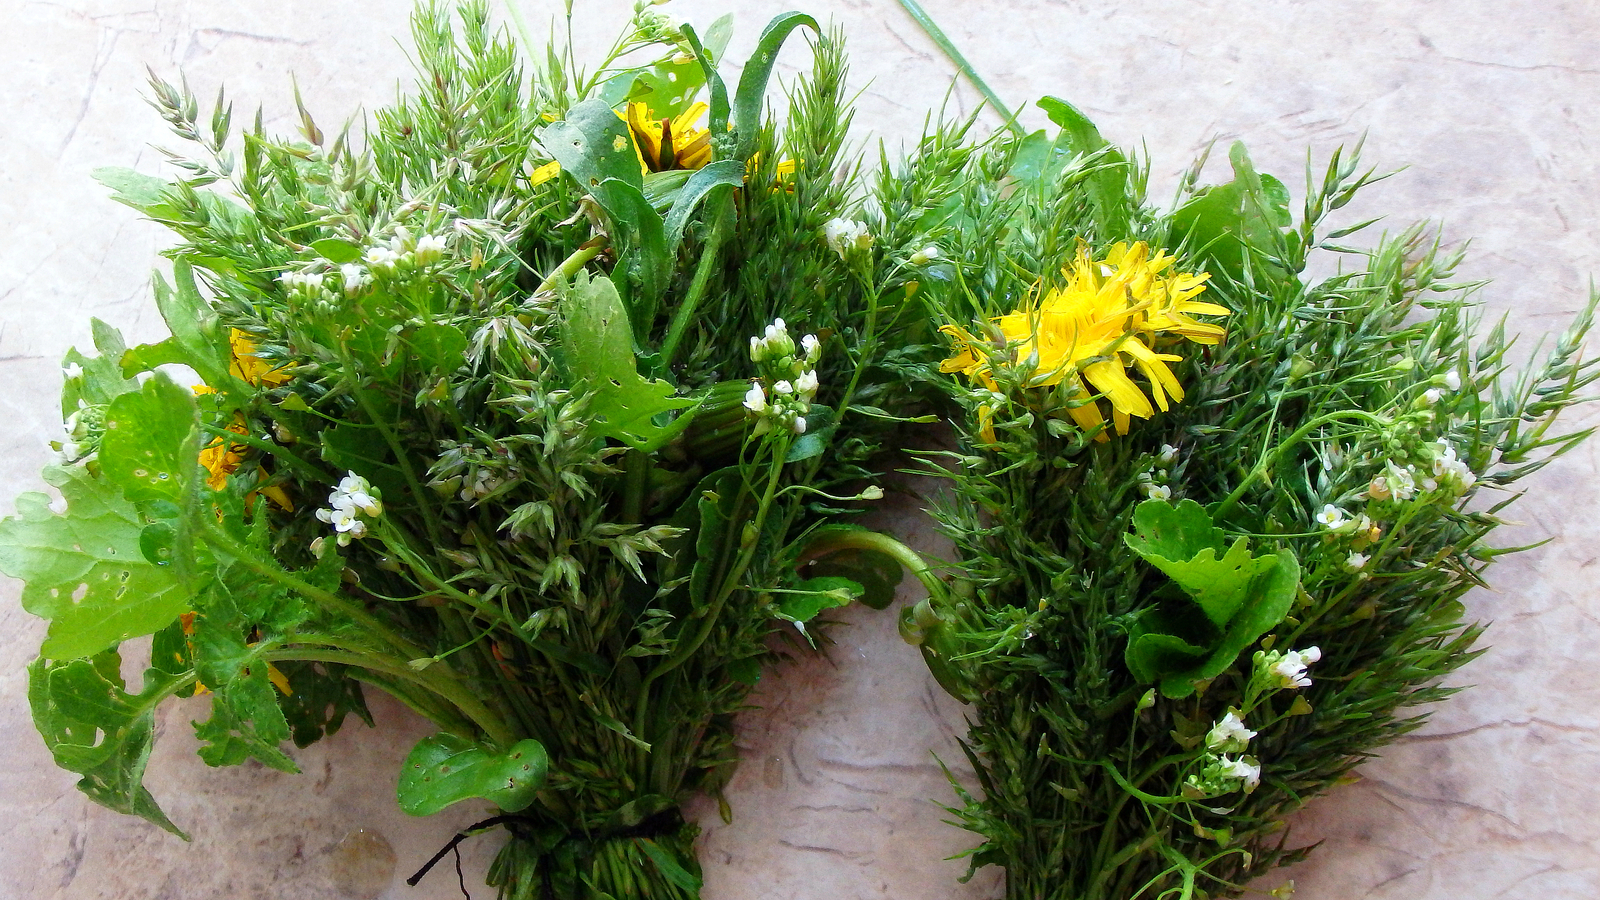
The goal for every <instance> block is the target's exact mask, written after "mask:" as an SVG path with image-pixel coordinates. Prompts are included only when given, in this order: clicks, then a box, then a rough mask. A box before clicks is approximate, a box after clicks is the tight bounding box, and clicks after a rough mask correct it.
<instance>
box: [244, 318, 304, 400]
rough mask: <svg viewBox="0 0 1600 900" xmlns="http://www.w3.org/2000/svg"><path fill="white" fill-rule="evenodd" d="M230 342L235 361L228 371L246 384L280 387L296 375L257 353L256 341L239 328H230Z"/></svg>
mask: <svg viewBox="0 0 1600 900" xmlns="http://www.w3.org/2000/svg"><path fill="white" fill-rule="evenodd" d="M228 344H229V346H230V347H231V348H232V350H233V362H232V363H231V364H230V365H229V366H228V371H230V372H232V373H233V376H234V377H235V378H238V379H239V380H240V381H243V382H245V383H246V384H253V385H256V386H258V387H259V386H261V385H265V386H267V387H280V386H282V385H285V384H288V383H289V382H290V380H291V379H292V378H293V377H294V376H292V375H290V374H289V373H288V371H286V370H285V368H284V367H283V366H274V365H272V364H271V363H269V362H267V361H266V360H263V359H262V358H261V357H259V356H257V355H256V342H255V341H253V340H251V339H250V335H249V334H247V333H245V332H243V331H240V330H239V329H237V328H230V329H228Z"/></svg>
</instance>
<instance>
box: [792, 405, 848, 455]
mask: <svg viewBox="0 0 1600 900" xmlns="http://www.w3.org/2000/svg"><path fill="white" fill-rule="evenodd" d="M838 429H839V423H838V421H837V420H836V417H835V416H834V412H833V409H832V408H831V407H827V406H823V405H822V404H820V403H813V404H812V405H811V409H810V411H808V412H807V413H806V433H805V434H802V435H800V436H799V437H797V438H795V439H794V441H793V443H791V444H789V452H788V453H787V454H785V455H784V457H783V461H784V462H785V463H797V462H800V461H801V460H803V459H811V458H812V457H815V456H821V455H822V454H823V453H826V452H827V450H828V447H830V446H832V444H833V433H834V432H835V431H837V430H838Z"/></svg>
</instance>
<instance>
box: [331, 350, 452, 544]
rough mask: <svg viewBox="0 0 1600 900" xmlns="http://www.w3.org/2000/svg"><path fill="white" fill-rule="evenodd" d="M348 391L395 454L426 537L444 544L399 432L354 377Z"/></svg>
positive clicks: (346, 360)
mask: <svg viewBox="0 0 1600 900" xmlns="http://www.w3.org/2000/svg"><path fill="white" fill-rule="evenodd" d="M339 352H340V355H341V356H342V357H343V362H344V366H345V370H346V371H349V372H354V371H355V366H354V365H353V364H352V363H351V360H350V355H349V354H348V353H345V352H344V349H343V347H341V348H340V351H339ZM350 393H351V394H352V395H353V396H354V397H355V398H356V403H357V405H359V406H360V407H361V409H362V411H363V412H365V413H366V414H367V418H368V419H370V420H371V421H372V426H373V427H374V428H376V429H378V434H380V435H382V436H383V441H384V443H386V444H388V445H389V452H391V453H393V454H394V460H395V463H396V464H397V465H398V466H399V467H400V474H401V475H402V476H404V477H405V480H406V487H408V488H410V489H411V496H412V497H414V498H415V501H416V504H417V511H418V512H420V513H421V514H422V524H423V525H424V526H426V527H427V529H428V538H429V539H430V540H432V541H433V543H434V545H435V546H438V547H443V546H446V544H445V542H444V536H443V534H441V532H440V529H439V522H438V520H437V519H436V518H434V512H433V503H432V501H431V500H429V499H428V493H427V491H426V490H425V489H424V488H423V486H422V481H421V479H419V478H417V472H416V470H415V469H413V468H412V466H411V454H409V453H407V452H406V448H405V447H404V446H402V445H401V443H400V438H399V436H397V435H396V434H395V433H394V431H393V429H391V428H390V427H389V423H388V422H386V421H384V419H383V416H381V415H379V413H378V409H377V408H376V407H374V406H373V405H372V401H371V400H369V399H368V398H367V393H366V391H364V390H362V389H361V386H360V385H358V384H356V383H355V379H353V378H352V379H351V382H350Z"/></svg>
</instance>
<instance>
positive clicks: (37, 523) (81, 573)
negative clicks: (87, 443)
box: [0, 467, 190, 660]
mask: <svg viewBox="0 0 1600 900" xmlns="http://www.w3.org/2000/svg"><path fill="white" fill-rule="evenodd" d="M44 478H45V481H46V482H48V483H49V484H50V485H51V486H53V487H55V488H57V489H58V490H60V491H61V495H62V497H63V498H65V500H66V503H67V511H66V512H65V513H64V514H62V515H56V514H55V513H53V512H51V511H50V498H49V497H47V496H46V495H44V494H35V493H29V494H23V495H22V496H20V497H18V498H17V515H16V517H15V518H10V519H6V520H4V521H0V571H3V572H5V573H6V574H7V575H11V576H13V577H16V578H21V579H22V580H23V581H25V582H26V584H25V585H24V586H23V588H22V606H23V608H24V609H26V610H27V611H28V612H30V613H32V614H34V615H36V616H40V617H42V618H46V619H49V620H50V631H49V634H48V636H47V637H46V638H45V641H44V646H43V647H41V648H40V651H39V652H40V654H41V655H43V656H44V657H45V658H47V659H56V660H60V659H76V658H81V657H88V656H93V655H95V654H97V653H100V652H101V651H103V650H106V649H108V648H110V647H115V646H116V645H117V644H119V643H121V642H122V641H125V640H128V639H130V638H134V637H139V636H141V635H146V634H154V633H155V632H157V631H160V630H161V629H163V628H165V627H166V626H168V625H169V624H171V623H172V622H173V621H174V620H176V619H177V618H178V616H179V615H180V614H182V613H183V612H185V611H187V610H188V609H189V600H190V593H189V591H188V590H186V589H185V587H184V586H183V585H182V584H181V583H180V582H179V580H178V578H177V577H176V574H175V573H174V571H173V568H172V567H171V566H169V565H164V564H163V565H158V564H155V563H151V562H150V561H148V560H146V559H145V557H144V553H143V552H142V551H141V541H142V539H143V537H144V529H145V525H146V524H147V523H146V522H145V521H144V520H143V518H142V517H141V516H140V514H139V511H138V510H137V508H135V506H134V505H133V504H132V503H130V502H129V501H128V500H127V499H125V498H124V497H123V496H122V493H121V492H120V491H118V490H117V489H116V488H115V487H114V486H113V485H111V484H110V483H108V482H106V481H104V480H101V479H97V478H94V477H92V476H91V475H90V474H89V473H88V472H87V471H86V470H84V469H82V468H77V467H72V468H60V467H51V468H47V469H45V470H44Z"/></svg>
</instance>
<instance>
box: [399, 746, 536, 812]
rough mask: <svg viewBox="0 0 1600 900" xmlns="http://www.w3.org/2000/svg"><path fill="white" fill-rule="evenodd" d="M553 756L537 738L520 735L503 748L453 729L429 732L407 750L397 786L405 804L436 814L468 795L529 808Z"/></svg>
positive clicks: (506, 806) (508, 807) (512, 807)
mask: <svg viewBox="0 0 1600 900" xmlns="http://www.w3.org/2000/svg"><path fill="white" fill-rule="evenodd" d="M547 765H548V759H547V757H546V756H545V752H544V746H543V745H541V744H540V743H539V742H538V741H535V740H525V741H518V742H517V743H516V744H513V745H512V746H511V747H510V748H509V749H507V750H505V751H504V752H501V753H494V752H492V751H490V750H488V749H486V748H484V747H481V746H479V745H477V744H474V743H472V742H471V741H468V740H467V739H466V738H462V737H457V736H456V735H453V734H448V733H443V732H441V733H439V734H436V735H433V736H432V737H426V738H423V739H422V740H421V741H418V742H417V745H416V746H415V747H413V748H411V752H410V753H409V754H407V755H406V761H405V764H404V766H402V767H401V770H400V785H399V787H398V788H397V789H396V791H395V796H396V798H397V799H398V800H399V801H400V808H401V809H403V810H405V811H406V812H407V813H408V814H410V815H413V816H430V815H433V814H434V813H436V812H438V811H439V810H441V809H444V808H445V807H447V806H449V805H450V804H452V803H458V802H460V801H462V800H472V799H482V800H488V801H489V802H490V803H493V804H494V805H495V806H498V807H500V808H501V809H502V810H504V811H506V812H508V813H513V812H517V811H518V810H522V809H526V808H527V807H528V804H530V803H532V802H533V798H534V794H535V793H536V792H537V791H538V790H539V788H540V787H541V786H542V785H543V784H544V776H545V768H546V766H547Z"/></svg>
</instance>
